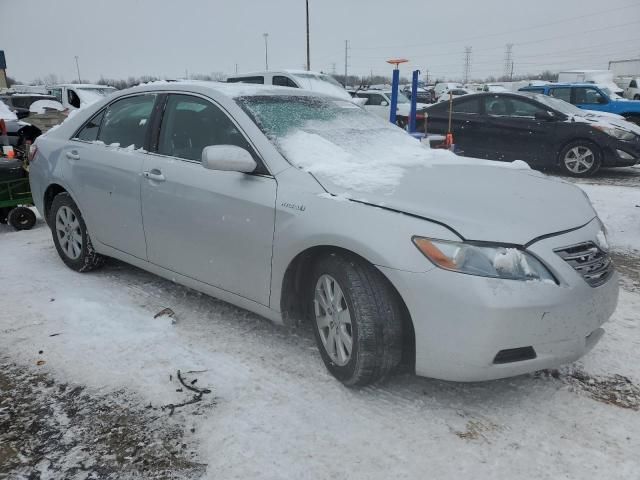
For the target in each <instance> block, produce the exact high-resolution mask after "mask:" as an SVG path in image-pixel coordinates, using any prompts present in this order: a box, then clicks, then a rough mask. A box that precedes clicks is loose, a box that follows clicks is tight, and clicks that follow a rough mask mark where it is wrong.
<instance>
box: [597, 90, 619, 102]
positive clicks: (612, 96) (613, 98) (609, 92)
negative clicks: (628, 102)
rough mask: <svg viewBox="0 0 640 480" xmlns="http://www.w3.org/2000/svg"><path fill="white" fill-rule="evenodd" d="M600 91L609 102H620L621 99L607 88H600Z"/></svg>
mask: <svg viewBox="0 0 640 480" xmlns="http://www.w3.org/2000/svg"><path fill="white" fill-rule="evenodd" d="M600 90H602V91H603V92H604V93H605V94H606V95H607V97H609V98H610V99H611V100H620V99H621V98H622V97H621V96H620V95H618V94H617V93H614V92H613V91H612V90H611V89H610V88H609V87H600Z"/></svg>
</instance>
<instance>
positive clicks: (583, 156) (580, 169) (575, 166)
mask: <svg viewBox="0 0 640 480" xmlns="http://www.w3.org/2000/svg"><path fill="white" fill-rule="evenodd" d="M595 161H596V157H595V154H594V153H593V151H592V150H591V149H590V148H588V147H584V146H577V147H573V148H572V149H571V150H569V151H568V152H567V153H566V155H565V156H564V164H565V165H566V167H567V169H568V170H569V171H570V172H572V173H576V174H582V173H585V172H586V171H588V170H590V169H591V168H593V165H594V163H595Z"/></svg>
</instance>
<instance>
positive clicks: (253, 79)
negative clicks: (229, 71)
mask: <svg viewBox="0 0 640 480" xmlns="http://www.w3.org/2000/svg"><path fill="white" fill-rule="evenodd" d="M227 83H255V84H256V85H264V77H263V76H255V77H235V78H227Z"/></svg>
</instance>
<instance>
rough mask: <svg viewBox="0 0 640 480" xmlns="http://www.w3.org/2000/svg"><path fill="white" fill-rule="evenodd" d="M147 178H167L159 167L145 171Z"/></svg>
mask: <svg viewBox="0 0 640 480" xmlns="http://www.w3.org/2000/svg"><path fill="white" fill-rule="evenodd" d="M143 175H144V177H145V178H148V179H149V180H153V181H154V182H164V181H165V178H164V175H162V172H161V171H160V170H158V169H157V168H154V169H153V170H149V171H147V172H144V173H143Z"/></svg>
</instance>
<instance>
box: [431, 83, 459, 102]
mask: <svg viewBox="0 0 640 480" xmlns="http://www.w3.org/2000/svg"><path fill="white" fill-rule="evenodd" d="M460 88H464V87H463V86H462V84H461V83H454V82H438V83H436V86H435V88H434V89H433V93H434V94H435V95H434V96H435V98H440V96H442V94H443V93H444V92H448V91H449V90H457V89H460Z"/></svg>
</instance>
